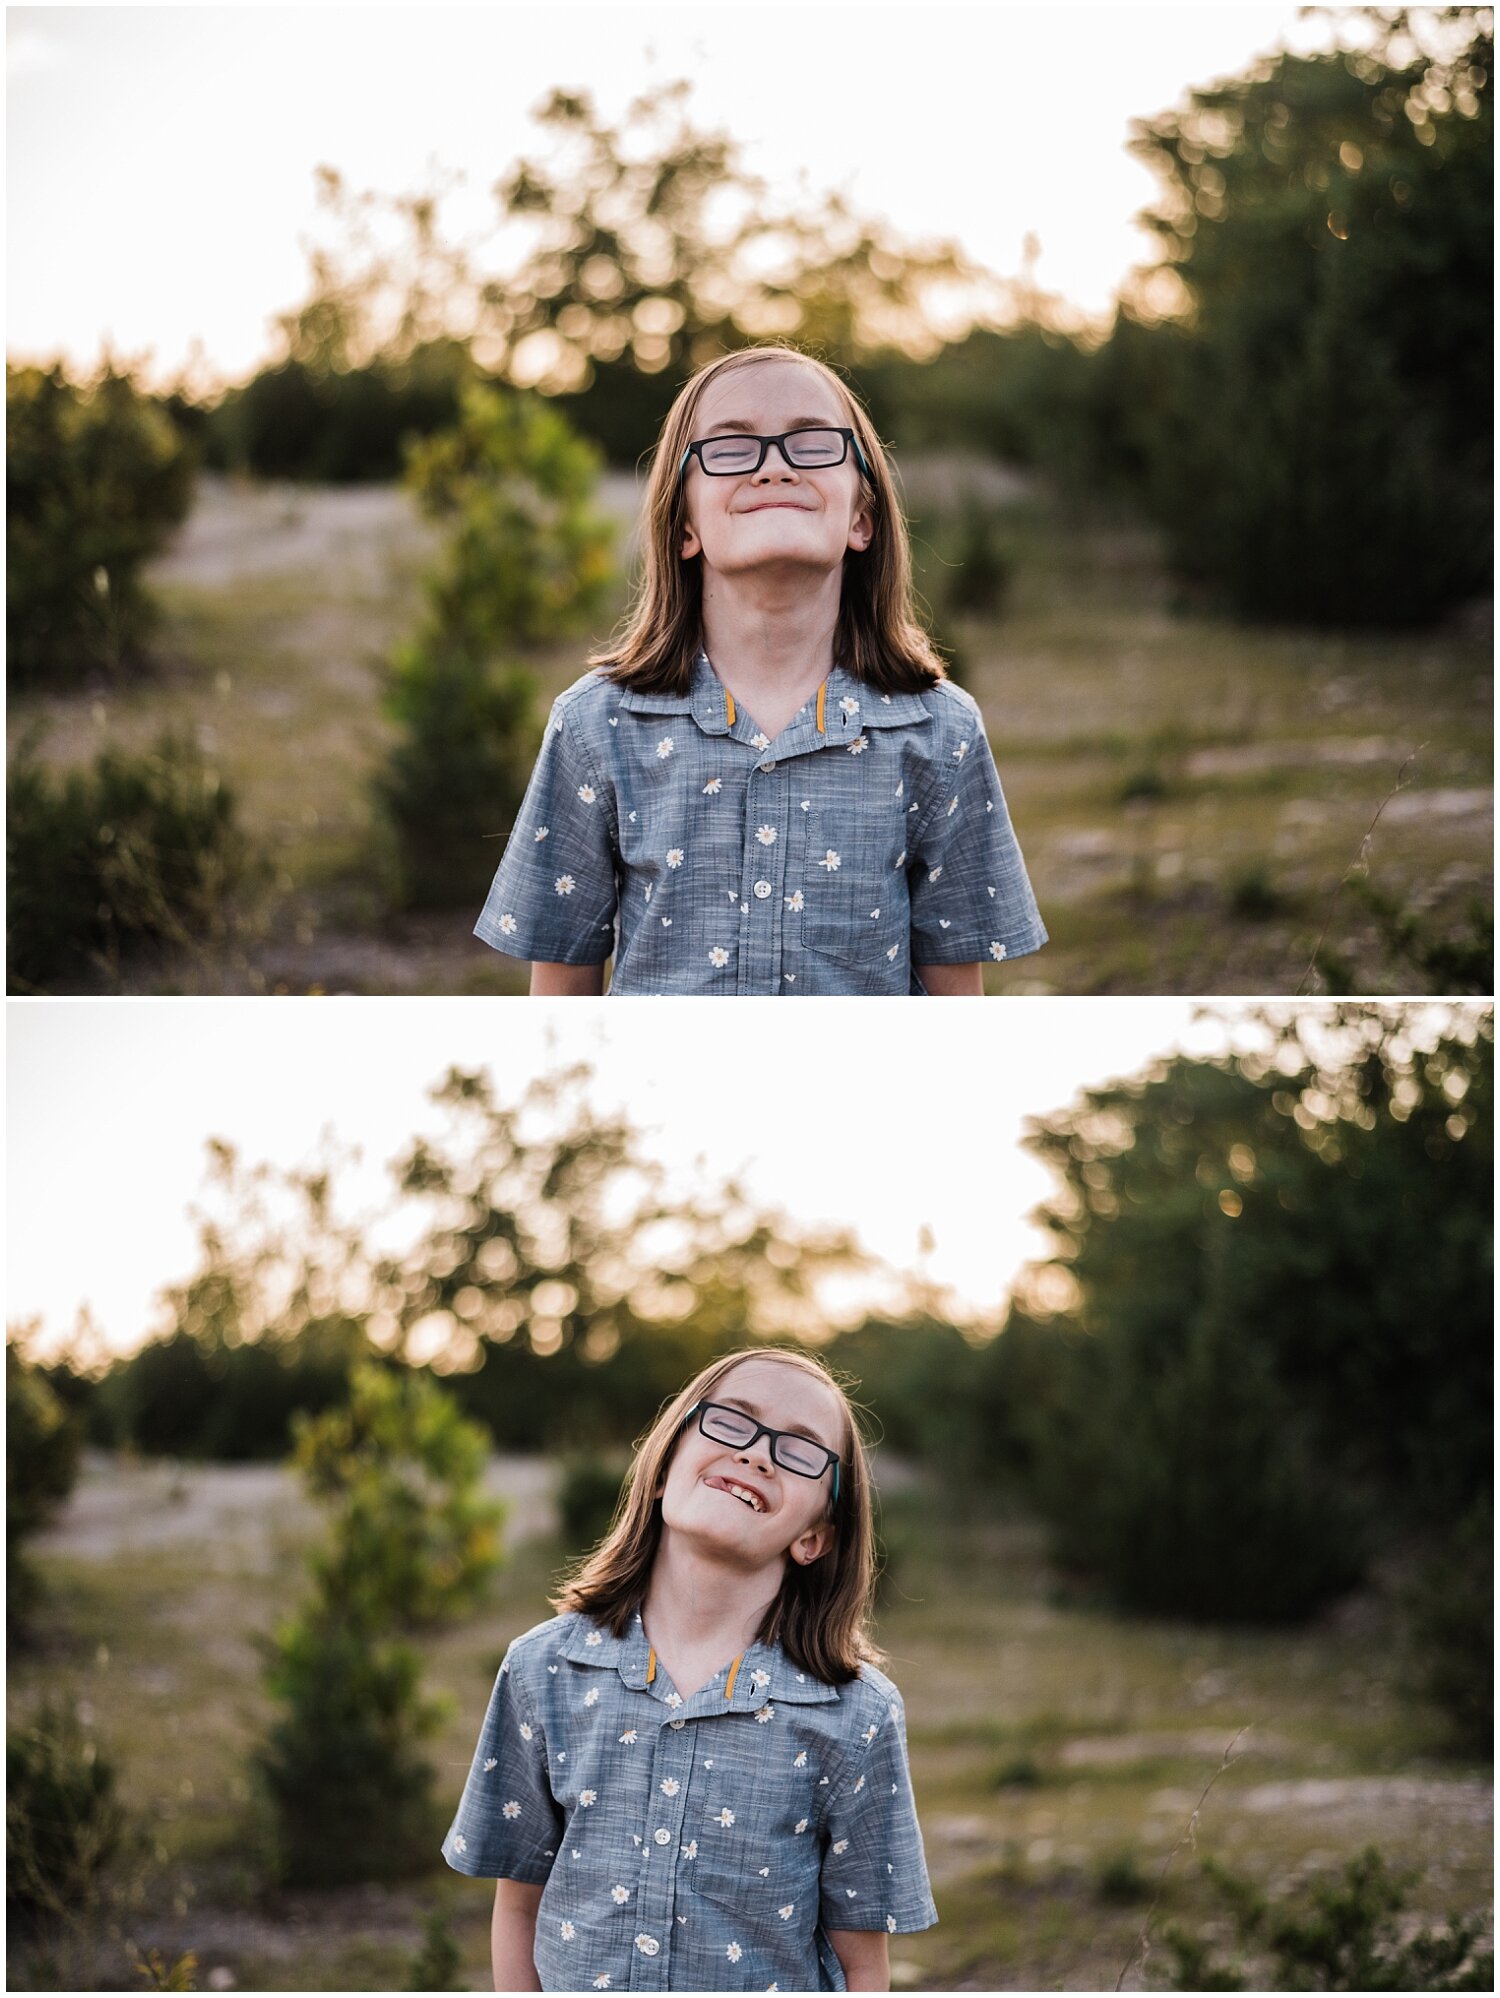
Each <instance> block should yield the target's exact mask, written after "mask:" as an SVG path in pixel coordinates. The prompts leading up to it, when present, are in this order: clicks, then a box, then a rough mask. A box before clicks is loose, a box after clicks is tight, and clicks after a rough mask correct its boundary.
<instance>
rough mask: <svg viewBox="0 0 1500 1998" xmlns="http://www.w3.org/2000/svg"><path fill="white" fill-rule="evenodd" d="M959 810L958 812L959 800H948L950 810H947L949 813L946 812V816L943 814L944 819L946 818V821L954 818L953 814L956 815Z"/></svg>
mask: <svg viewBox="0 0 1500 1998" xmlns="http://www.w3.org/2000/svg"><path fill="white" fill-rule="evenodd" d="M957 810H958V800H957V798H950V799H949V800H948V809H947V811H946V812H944V814H943V817H944V818H945V819H951V818H952V816H953V814H954V813H955V812H956V811H957Z"/></svg>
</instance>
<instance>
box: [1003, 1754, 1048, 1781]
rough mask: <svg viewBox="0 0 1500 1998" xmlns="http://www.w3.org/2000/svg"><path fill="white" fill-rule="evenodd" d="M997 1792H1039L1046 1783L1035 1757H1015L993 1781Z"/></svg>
mask: <svg viewBox="0 0 1500 1998" xmlns="http://www.w3.org/2000/svg"><path fill="white" fill-rule="evenodd" d="M992 1781H993V1783H994V1787H995V1788H996V1789H997V1790H1039V1789H1040V1788H1041V1786H1042V1784H1043V1783H1044V1782H1045V1781H1046V1778H1045V1777H1044V1776H1043V1774H1042V1771H1041V1767H1040V1765H1039V1763H1038V1762H1037V1759H1036V1757H1035V1756H1034V1755H1013V1756H1012V1757H1011V1758H1010V1760H1009V1761H1008V1762H1002V1763H1001V1764H1000V1767H999V1768H998V1769H997V1770H996V1771H995V1774H994V1777H993V1779H992Z"/></svg>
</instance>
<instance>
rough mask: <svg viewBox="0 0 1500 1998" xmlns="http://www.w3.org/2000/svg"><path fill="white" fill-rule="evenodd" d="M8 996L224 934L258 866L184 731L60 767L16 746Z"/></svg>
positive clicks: (222, 787) (72, 983) (110, 971)
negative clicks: (141, 747) (54, 769)
mask: <svg viewBox="0 0 1500 1998" xmlns="http://www.w3.org/2000/svg"><path fill="white" fill-rule="evenodd" d="M7 833H8V843H7V854H6V886H7V915H6V939H7V951H8V966H9V970H8V980H9V984H8V989H9V990H10V991H12V992H45V991H54V990H62V991H68V990H76V989H77V984H78V981H79V980H81V979H84V978H86V977H98V976H99V975H100V974H103V975H105V976H114V975H117V973H118V970H119V966H120V963H121V961H122V960H123V959H125V958H127V957H129V956H131V955H132V954H134V953H138V952H140V951H142V950H144V949H145V948H147V947H148V946H158V947H165V946H175V947H181V946H185V945H193V944H198V943H202V942H206V941H208V940H209V939H210V938H213V937H215V936H219V935H221V934H222V933H223V931H224V930H225V928H226V926H227V924H228V922H229V919H230V916H229V911H230V903H231V898H232V897H233V896H234V895H235V894H236V892H237V891H238V890H240V889H241V888H242V887H244V886H245V885H246V884H247V883H248V882H249V881H250V880H251V879H252V878H253V877H254V876H255V875H256V873H257V872H258V869H257V865H256V863H255V861H254V859H253V857H252V853H251V849H250V847H249V844H248V842H247V840H246V838H245V835H244V834H243V832H242V831H241V830H240V827H239V825H238V822H237V820H236V816H235V800H234V794H233V793H232V791H230V789H229V788H228V786H227V785H226V784H225V783H224V782H223V781H222V779H221V778H220V776H219V773H218V771H217V770H215V769H214V768H213V767H212V765H210V764H209V763H207V762H206V761H205V760H204V758H203V757H202V755H201V754H200V753H199V752H198V750H197V749H196V748H195V747H194V746H193V745H192V744H191V743H190V742H188V741H186V740H182V739H179V738H176V737H173V736H171V735H164V736H162V737H161V738H160V740H159V741H158V743H157V745H156V748H155V749H154V750H153V751H152V752H151V753H150V754H149V755H146V756H139V757H137V756H130V755H126V754H125V753H124V752H122V751H119V750H114V749H106V750H104V751H102V752H101V753H100V754H99V755H98V756H97V757H96V758H95V760H94V762H93V764H92V765H90V766H88V767H86V768H83V769H80V770H70V771H67V772H66V773H64V774H63V775H61V776H54V775H53V774H52V773H51V772H50V771H48V770H47V769H45V768H44V767H43V765H42V764H41V763H40V762H38V761H37V759H36V755H35V743H34V742H29V743H27V744H25V745H23V747H22V749H21V751H20V752H19V754H18V755H17V758H16V760H15V761H14V762H13V763H12V764H11V767H10V773H9V803H8V810H7Z"/></svg>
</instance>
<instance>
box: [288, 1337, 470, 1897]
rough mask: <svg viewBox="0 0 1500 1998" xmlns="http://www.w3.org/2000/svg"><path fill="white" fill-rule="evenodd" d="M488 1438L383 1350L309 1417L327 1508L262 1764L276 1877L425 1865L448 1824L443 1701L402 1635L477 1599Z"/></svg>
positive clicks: (354, 1874)
mask: <svg viewBox="0 0 1500 1998" xmlns="http://www.w3.org/2000/svg"><path fill="white" fill-rule="evenodd" d="M486 1447H487V1439H486V1437H485V1435H484V1432H483V1431H482V1430H481V1429H480V1428H479V1427H478V1425H477V1424H475V1423H472V1422H470V1421H468V1420H467V1419H466V1418H465V1417H463V1416H462V1415H460V1413H459V1412H458V1408H457V1404H456V1403H455V1402H454V1400H453V1398H452V1396H451V1395H449V1394H448V1393H446V1391H445V1390H444V1389H442V1388H440V1387H439V1386H438V1385H437V1384H436V1382H434V1381H432V1380H430V1379H428V1378H427V1377H426V1376H424V1375H420V1374H417V1373H415V1372H411V1371H409V1370H407V1369H405V1368H399V1369H397V1368H388V1367H383V1366H378V1365H375V1364H373V1363H366V1364H364V1365H362V1366H360V1367H358V1368H357V1369H356V1370H355V1372H354V1375H353V1379H352V1387H351V1396H350V1401H349V1404H348V1406H347V1407H346V1408H344V1409H335V1410H331V1411H330V1412H329V1413H328V1414H326V1415H324V1416H321V1417H319V1418H318V1419H317V1420H316V1421H310V1422H304V1423H303V1424H302V1425H301V1429H300V1435H299V1440H298V1446H297V1458H298V1462H299V1463H300V1465H301V1467H302V1471H303V1475H304V1477H305V1479H306V1481H307V1483H308V1486H309V1488H310V1489H311V1490H312V1492H313V1494H314V1496H316V1497H317V1498H319V1499H321V1500H322V1501H323V1502H324V1503H325V1504H327V1505H328V1506H329V1507H330V1509H331V1511H332V1515H333V1517H332V1523H331V1530H330V1533H329V1537H328V1541H327V1544H326V1545H325V1546H324V1547H322V1548H319V1549H318V1550H316V1551H315V1552H314V1554H313V1556H312V1560H311V1569H312V1576H313V1580H314V1584H315V1588H314V1593H313V1596H312V1598H311V1599H310V1601H309V1602H308V1603H307V1604H306V1606H305V1607H304V1608H303V1609H302V1611H301V1612H300V1613H299V1614H298V1615H296V1616H295V1617H293V1618H292V1619H291V1620H290V1621H289V1622H288V1623H286V1624H285V1625H283V1627H282V1628H281V1630H280V1631H278V1632H277V1634H276V1636H275V1637H274V1639H272V1640H271V1642H270V1643H269V1645H268V1647H267V1654H268V1655H267V1669H266V1684H267V1687H268V1690H269V1691H270V1693H271V1696H272V1698H273V1699H274V1700H275V1701H276V1703H277V1705H278V1707H279V1708H280V1710H281V1711H280V1712H279V1714H278V1715H277V1717H276V1719H275V1721H274V1722H273V1724H272V1726H271V1729H270V1731H269V1733H268V1736H267V1738H266V1741H265V1743H264V1745H263V1746H262V1748H261V1749H260V1750H259V1751H258V1752H257V1754H256V1756H255V1758H254V1766H255V1769H256V1771H257V1774H258V1776H259V1779H260V1782H261V1785H262V1787H263V1790H264V1792H265V1794H266V1796H267V1797H268V1799H269V1801H270V1804H271V1808H272V1812H273V1816H274V1822H275V1832H274V1848H275V1851H274V1862H273V1863H274V1868H275V1871H276V1873H277V1876H278V1877H279V1878H280V1879H282V1880H284V1881H286V1882H289V1883H295V1884H298V1885H302V1886H336V1885H342V1884H346V1883H348V1882H352V1881H356V1880H378V1879H393V1878H396V1877H398V1876H400V1875H402V1874H406V1873H410V1872H420V1871H423V1870H424V1869H426V1868H428V1867H430V1865H431V1863H432V1855H433V1852H434V1850H435V1844H436V1840H437V1838H438V1837H439V1836H440V1835H441V1829H442V1827H441V1824H440V1822H439V1818H438V1813H437V1807H436V1804H435V1801H434V1798H433V1794H432V1781H433V1771H432V1768H431V1767H430V1765H429V1764H428V1763H427V1762H425V1761H424V1760H423V1759H422V1757H421V1754H420V1744H421V1743H422V1741H423V1740H424V1739H425V1738H426V1737H427V1736H428V1735H429V1734H430V1733H431V1732H432V1730H433V1728H434V1727H435V1726H436V1725H437V1722H438V1720H439V1718H440V1716H441V1712H442V1709H441V1707H440V1706H438V1705H437V1704H435V1703H433V1702H432V1701H429V1700H427V1699H425V1698H424V1697H423V1695H422V1692H421V1687H420V1683H419V1682H420V1675H421V1660H420V1658H419V1657H418V1655H417V1653H416V1652H415V1651H414V1650H413V1649H412V1648H411V1646H410V1645H409V1644H407V1643H406V1642H405V1641H404V1640H403V1638H402V1637H401V1636H400V1635H398V1634H397V1633H400V1632H403V1631H405V1630H407V1629H410V1628H413V1627H416V1626H421V1625H426V1624H431V1623H434V1622H437V1621H438V1620H440V1619H442V1618H444V1617H448V1616H452V1615H454V1614H455V1613H457V1612H459V1611H461V1610H463V1609H467V1608H469V1607H471V1606H472V1604H473V1602H474V1601H475V1599H476V1596H477V1594H478V1592H479V1589H480V1588H481V1586H482V1584H483V1582H484V1581H485V1579H486V1578H487V1577H488V1575H489V1574H490V1573H491V1571H492V1570H493V1568H494V1566H495V1564H496V1562H497V1561H498V1559H499V1545H498V1532H497V1529H498V1522H499V1517H500V1508H499V1507H498V1506H496V1505H495V1504H493V1503H492V1502H490V1501H488V1500H486V1499H484V1498H483V1497H482V1495H481V1494H480V1492H479V1479H480V1475H481V1472H482V1470H483V1464H484V1454H485V1449H486Z"/></svg>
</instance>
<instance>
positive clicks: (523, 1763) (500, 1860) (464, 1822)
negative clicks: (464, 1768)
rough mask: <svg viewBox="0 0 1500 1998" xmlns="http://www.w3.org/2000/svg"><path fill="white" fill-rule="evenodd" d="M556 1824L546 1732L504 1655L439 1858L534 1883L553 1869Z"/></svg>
mask: <svg viewBox="0 0 1500 1998" xmlns="http://www.w3.org/2000/svg"><path fill="white" fill-rule="evenodd" d="M562 1824H563V1820H562V1813H561V1811H560V1810H559V1809H558V1807H557V1803H556V1800H555V1799H554V1798H553V1795H552V1787H551V1785H550V1783H549V1782H548V1780H547V1742H546V1738H545V1736H544V1735H543V1733H542V1729H541V1726H540V1724H539V1723H538V1721H537V1719H536V1716H535V1714H534V1713H533V1711H532V1708H531V1704H530V1702H529V1701H528V1700H527V1698H526V1692H525V1688H524V1687H523V1686H522V1685H521V1684H520V1682H519V1679H518V1677H517V1675H516V1674H515V1673H514V1672H512V1671H511V1670H510V1659H509V1658H507V1659H506V1661H505V1663H504V1664H503V1665H502V1666H501V1667H500V1671H499V1675H498V1677H497V1678H496V1680H495V1689H494V1691H493V1692H492V1693H491V1695H490V1704H489V1710H488V1712H487V1713H486V1714H485V1717H484V1726H483V1727H482V1728H481V1729H480V1733H479V1746H478V1747H477V1748H476V1749H475V1751H474V1761H473V1764H472V1766H471V1768H470V1770H469V1780H468V1781H467V1783H465V1785H464V1793H463V1797H462V1798H461V1800H460V1802H459V1806H458V1815H457V1816H456V1817H455V1818H454V1820H453V1823H452V1826H451V1827H450V1829H449V1832H448V1836H447V1837H446V1838H445V1839H444V1840H443V1857H444V1859H446V1860H447V1862H448V1864H449V1865H450V1866H451V1867H452V1868H453V1869H454V1871H455V1872H458V1873H470V1874H477V1875H483V1876H485V1877H486V1878H492V1879H504V1880H526V1881H530V1882H532V1883H533V1884H536V1883H539V1882H541V1881H544V1880H545V1879H546V1878H547V1876H548V1875H549V1874H550V1873H551V1871H552V1862H553V1860H554V1859H555V1858H556V1856H557V1848H558V1845H559V1843H560V1841H561V1838H562Z"/></svg>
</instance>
